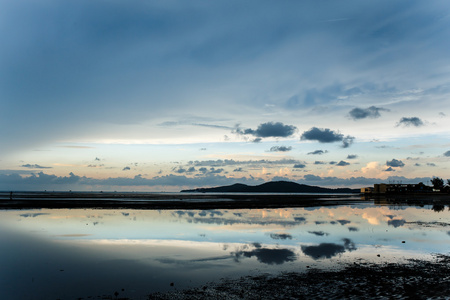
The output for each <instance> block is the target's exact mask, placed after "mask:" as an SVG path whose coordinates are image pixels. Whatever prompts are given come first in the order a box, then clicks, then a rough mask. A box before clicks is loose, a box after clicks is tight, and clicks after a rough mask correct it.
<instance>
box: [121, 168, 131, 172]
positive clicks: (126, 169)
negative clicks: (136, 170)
mask: <svg viewBox="0 0 450 300" xmlns="http://www.w3.org/2000/svg"><path fill="white" fill-rule="evenodd" d="M129 170H131V168H130V167H125V168H123V169H122V171H129Z"/></svg>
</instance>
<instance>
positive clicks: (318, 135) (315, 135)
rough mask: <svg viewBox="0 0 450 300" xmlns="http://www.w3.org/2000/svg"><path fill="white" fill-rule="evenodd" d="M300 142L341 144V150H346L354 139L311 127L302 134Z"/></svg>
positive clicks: (326, 129) (325, 129) (328, 130)
mask: <svg viewBox="0 0 450 300" xmlns="http://www.w3.org/2000/svg"><path fill="white" fill-rule="evenodd" d="M300 139H301V140H307V141H318V142H319V143H334V142H342V148H348V147H350V145H351V144H352V143H353V140H354V139H355V138H354V137H352V136H349V135H347V136H344V135H343V134H342V133H338V132H334V131H333V130H330V129H328V128H317V127H312V128H311V129H310V130H307V131H305V132H303V134H302V136H301V138H300Z"/></svg>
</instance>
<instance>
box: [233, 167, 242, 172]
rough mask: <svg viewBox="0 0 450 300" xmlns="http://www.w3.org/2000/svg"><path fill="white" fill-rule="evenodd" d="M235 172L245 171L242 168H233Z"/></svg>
mask: <svg viewBox="0 0 450 300" xmlns="http://www.w3.org/2000/svg"><path fill="white" fill-rule="evenodd" d="M233 172H245V171H244V169H242V168H236V169H234V170H233Z"/></svg>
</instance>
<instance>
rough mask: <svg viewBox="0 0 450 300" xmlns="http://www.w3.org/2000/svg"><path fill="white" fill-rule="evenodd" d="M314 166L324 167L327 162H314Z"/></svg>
mask: <svg viewBox="0 0 450 300" xmlns="http://www.w3.org/2000/svg"><path fill="white" fill-rule="evenodd" d="M314 164H315V165H324V164H326V162H324V161H318V160H316V161H315V162H314Z"/></svg>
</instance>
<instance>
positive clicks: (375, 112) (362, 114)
mask: <svg viewBox="0 0 450 300" xmlns="http://www.w3.org/2000/svg"><path fill="white" fill-rule="evenodd" d="M380 111H389V109H385V108H380V107H375V106H371V107H369V108H358V107H356V108H354V109H352V110H351V111H350V112H349V115H350V117H351V118H352V119H353V120H359V119H365V118H372V119H373V118H378V117H380V116H381V115H380Z"/></svg>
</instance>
